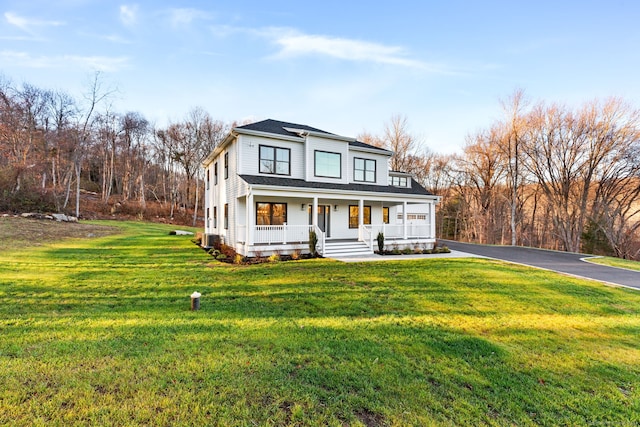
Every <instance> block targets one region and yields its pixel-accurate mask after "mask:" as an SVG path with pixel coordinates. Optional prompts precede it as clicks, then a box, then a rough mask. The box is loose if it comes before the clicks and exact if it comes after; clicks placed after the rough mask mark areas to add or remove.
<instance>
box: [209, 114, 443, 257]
mask: <svg viewBox="0 0 640 427" xmlns="http://www.w3.org/2000/svg"><path fill="white" fill-rule="evenodd" d="M392 154H393V153H392V152H390V151H388V150H385V149H382V148H379V147H374V146H372V145H369V144H365V143H362V142H358V141H356V140H355V139H354V138H349V137H345V136H340V135H335V134H332V133H329V132H325V131H322V130H319V129H315V128H312V127H309V126H305V125H299V124H294V123H286V122H280V121H276V120H264V121H261V122H257V123H253V124H249V125H245V126H239V127H236V128H234V129H233V130H232V131H231V132H230V133H229V135H227V137H226V138H225V139H224V141H223V142H222V143H221V144H220V145H219V146H218V147H217V148H216V149H215V150H214V151H213V152H212V153H211V154H210V155H209V156H208V157H207V158H206V159H205V161H204V163H203V166H204V168H205V170H206V186H205V188H206V190H205V230H204V232H205V236H204V239H203V245H204V246H205V247H210V246H213V245H214V243H215V242H216V241H220V242H221V243H224V244H226V245H229V246H232V247H233V248H234V249H235V250H236V252H237V253H239V254H242V255H245V256H256V255H262V256H266V255H270V254H272V253H274V252H278V253H281V254H287V253H291V252H293V251H299V252H301V253H304V252H308V250H309V249H308V248H309V246H308V240H309V231H315V232H316V235H317V237H318V245H317V250H318V252H319V253H320V254H322V255H324V256H332V255H333V256H337V255H348V254H364V253H373V251H374V250H375V249H376V248H377V242H376V237H377V235H378V233H379V232H382V233H383V234H384V237H385V245H386V246H387V247H388V248H395V247H398V248H400V249H401V248H404V247H410V248H412V249H413V248H415V247H420V248H431V247H433V245H434V243H435V205H436V203H437V202H438V200H439V199H438V197H437V196H435V195H433V194H431V193H429V192H428V191H427V190H425V189H424V188H423V187H422V186H420V185H419V184H418V183H417V182H416V181H415V180H414V179H413V178H412V176H411V175H409V174H406V173H401V172H392V171H389V159H390V157H391V155H392Z"/></svg>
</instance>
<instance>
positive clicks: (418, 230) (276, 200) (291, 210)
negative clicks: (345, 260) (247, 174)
mask: <svg viewBox="0 0 640 427" xmlns="http://www.w3.org/2000/svg"><path fill="white" fill-rule="evenodd" d="M292 193H296V192H293V191H287V192H286V194H284V192H282V194H274V192H273V191H268V192H266V191H265V192H260V191H254V192H251V193H249V194H247V195H246V196H243V197H239V198H238V199H237V211H238V213H239V214H240V215H238V216H237V218H238V219H240V218H243V219H244V221H242V222H240V221H238V223H237V224H236V226H235V230H234V231H235V233H236V239H235V241H236V251H238V252H239V253H242V254H244V255H246V256H256V255H269V254H271V253H274V252H278V253H281V254H290V253H292V252H294V251H298V252H299V253H306V252H308V251H309V233H310V232H311V231H314V232H315V233H316V236H317V239H318V243H317V245H316V250H317V251H318V253H319V254H321V255H323V256H332V255H333V254H334V253H337V252H340V254H341V255H344V254H345V251H346V252H353V253H358V254H365V253H368V254H372V253H373V252H374V251H375V250H377V247H378V246H377V236H378V233H382V234H383V235H384V241H385V245H388V247H389V248H391V247H392V246H393V248H396V247H398V248H400V249H402V248H406V247H409V248H411V249H413V248H416V247H420V248H425V249H427V248H431V247H433V245H434V244H435V221H434V218H433V215H434V208H435V200H433V201H430V202H429V201H428V202H427V203H425V200H424V198H422V199H421V200H420V201H412V200H410V198H407V197H403V199H399V198H398V197H397V196H396V197H393V196H379V197H372V195H364V196H362V195H347V194H315V195H309V194H308V193H307V194H292ZM355 196H359V197H355ZM407 199H409V200H407ZM414 211H415V212H414ZM312 213H315V214H312ZM230 231H231V230H230ZM354 242H357V244H354ZM347 243H349V244H347Z"/></svg>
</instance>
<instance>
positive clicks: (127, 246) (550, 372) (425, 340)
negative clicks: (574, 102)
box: [0, 223, 640, 426]
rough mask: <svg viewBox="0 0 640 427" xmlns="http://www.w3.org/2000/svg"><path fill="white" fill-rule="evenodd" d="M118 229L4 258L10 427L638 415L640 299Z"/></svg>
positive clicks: (3, 403) (520, 273)
mask: <svg viewBox="0 0 640 427" xmlns="http://www.w3.org/2000/svg"><path fill="white" fill-rule="evenodd" d="M118 226H119V227H120V228H121V230H122V233H121V234H118V235H112V236H106V237H101V238H94V239H89V240H87V239H82V240H64V241H61V242H58V243H55V244H49V245H44V246H41V247H37V248H31V249H30V250H11V251H3V252H0V337H1V339H0V425H17V426H21V425H24V426H27V425H29V426H31V425H43V426H44V425H47V426H50V425H60V426H63V425H64V426H67V425H153V426H162V425H166V426H175V425H278V426H279V425H323V426H324V425H335V426H343V425H354V426H355V425H366V426H383V425H398V426H400V425H401V426H405V425H451V424H455V425H637V424H638V423H640V364H639V361H640V316H638V313H639V312H640V294H638V293H637V292H634V291H631V290H626V289H617V288H611V287H606V286H603V285H602V284H599V283H596V282H590V281H584V280H578V279H574V278H570V277H566V276H562V275H557V274H554V273H550V272H547V271H542V270H535V269H532V268H528V267H520V266H514V265H511V264H505V263H501V262H497V261H492V260H480V259H437V260H436V259H433V260H429V259H426V260H403V261H380V262H374V263H354V264H351V263H349V264H347V263H340V262H336V261H332V260H306V261H295V262H286V263H274V264H261V265H251V266H234V265H228V264H221V263H217V262H215V261H213V260H212V259H211V258H210V257H209V256H208V255H206V253H205V252H204V251H201V250H199V249H198V248H197V247H195V246H194V245H193V244H192V243H191V242H190V240H189V237H184V236H169V235H168V231H169V230H170V229H171V228H169V227H166V226H161V225H156V224H146V223H121V224H119V225H118ZM194 291H199V292H200V293H202V299H201V310H200V311H197V312H191V311H189V305H190V299H189V295H190V294H191V293H192V292H194Z"/></svg>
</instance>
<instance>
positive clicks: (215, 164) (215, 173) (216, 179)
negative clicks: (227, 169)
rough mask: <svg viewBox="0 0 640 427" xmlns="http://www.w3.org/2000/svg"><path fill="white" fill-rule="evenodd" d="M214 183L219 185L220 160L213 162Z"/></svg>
mask: <svg viewBox="0 0 640 427" xmlns="http://www.w3.org/2000/svg"><path fill="white" fill-rule="evenodd" d="M213 185H218V162H215V163H214V164H213Z"/></svg>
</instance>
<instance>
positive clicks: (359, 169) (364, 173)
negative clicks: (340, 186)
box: [353, 157, 376, 182]
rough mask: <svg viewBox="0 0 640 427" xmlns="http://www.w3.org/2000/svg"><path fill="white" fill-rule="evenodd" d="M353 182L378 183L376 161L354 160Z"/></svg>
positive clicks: (357, 158) (356, 158)
mask: <svg viewBox="0 0 640 427" xmlns="http://www.w3.org/2000/svg"><path fill="white" fill-rule="evenodd" d="M353 180H354V181H361V182H376V161H375V160H371V159H361V158H359V157H355V158H354V159H353Z"/></svg>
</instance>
